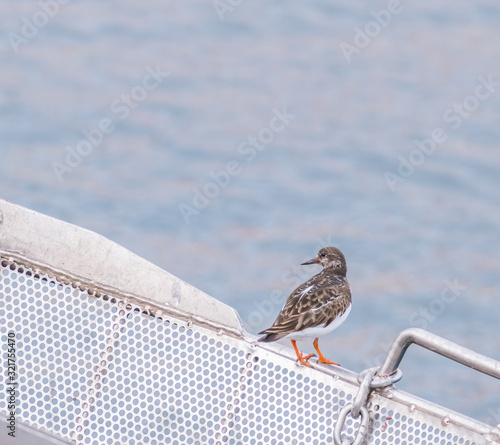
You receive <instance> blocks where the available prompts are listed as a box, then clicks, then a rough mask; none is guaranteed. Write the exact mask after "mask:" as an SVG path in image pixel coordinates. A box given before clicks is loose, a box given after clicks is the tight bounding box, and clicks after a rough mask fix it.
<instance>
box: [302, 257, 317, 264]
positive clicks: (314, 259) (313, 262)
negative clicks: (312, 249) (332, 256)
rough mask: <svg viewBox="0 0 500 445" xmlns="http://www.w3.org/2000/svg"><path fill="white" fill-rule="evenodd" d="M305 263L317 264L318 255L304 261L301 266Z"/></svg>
mask: <svg viewBox="0 0 500 445" xmlns="http://www.w3.org/2000/svg"><path fill="white" fill-rule="evenodd" d="M307 264H319V259H318V257H316V258H313V259H312V260H309V261H306V262H305V263H302V264H301V266H306V265H307Z"/></svg>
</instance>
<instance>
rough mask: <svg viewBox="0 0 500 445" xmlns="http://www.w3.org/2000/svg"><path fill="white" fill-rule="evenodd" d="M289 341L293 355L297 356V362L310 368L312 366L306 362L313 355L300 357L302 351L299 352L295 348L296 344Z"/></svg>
mask: <svg viewBox="0 0 500 445" xmlns="http://www.w3.org/2000/svg"><path fill="white" fill-rule="evenodd" d="M290 341H291V342H292V346H293V349H295V354H297V361H298V362H300V363H302V364H303V365H305V366H309V368H312V366H311V365H310V364H309V363H307V360H309V359H310V358H311V357H314V356H315V354H309V355H306V356H305V357H304V356H303V355H302V351H299V348H297V343H296V342H295V340H290Z"/></svg>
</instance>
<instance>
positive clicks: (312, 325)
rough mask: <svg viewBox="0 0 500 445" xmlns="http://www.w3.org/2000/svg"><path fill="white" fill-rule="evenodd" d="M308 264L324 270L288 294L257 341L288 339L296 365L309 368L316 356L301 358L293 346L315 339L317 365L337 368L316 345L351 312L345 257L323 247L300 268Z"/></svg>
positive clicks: (336, 249) (302, 356) (301, 354)
mask: <svg viewBox="0 0 500 445" xmlns="http://www.w3.org/2000/svg"><path fill="white" fill-rule="evenodd" d="M308 264H319V265H321V266H323V270H322V271H321V272H320V273H318V274H317V275H314V276H313V277H312V278H311V279H309V280H308V281H306V282H305V283H303V284H301V285H300V286H299V287H297V289H295V290H294V291H293V292H292V293H291V294H290V296H289V297H288V299H287V300H286V302H285V304H284V306H283V308H282V309H281V312H280V313H279V314H278V316H277V318H276V321H275V322H274V323H273V325H272V326H271V327H270V328H268V329H265V330H263V331H262V332H259V334H265V335H264V336H263V337H261V338H259V339H258V340H257V341H260V342H266V343H267V342H273V341H277V340H280V339H283V338H287V339H289V340H291V342H292V346H293V348H294V350H295V353H296V354H297V362H300V363H302V364H303V365H305V366H308V367H311V365H310V364H309V363H308V360H309V359H310V358H311V357H315V356H316V355H315V354H309V355H306V356H304V354H303V353H302V351H299V349H298V348H297V343H296V342H297V340H303V339H313V338H314V342H313V346H314V349H315V350H316V352H317V353H318V360H317V363H324V364H331V365H337V366H339V364H338V363H336V362H333V361H331V360H328V359H327V358H325V356H324V355H323V354H322V352H321V350H320V349H319V344H318V341H319V337H320V336H323V335H325V334H328V333H330V332H332V331H333V330H335V329H337V328H338V327H339V326H340V325H341V324H342V323H343V322H344V321H345V320H346V318H347V317H348V315H349V313H350V311H351V286H350V285H349V282H348V281H347V278H346V274H347V266H346V261H345V257H344V254H343V253H342V252H341V251H340V249H338V248H336V247H324V248H322V249H321V250H320V251H319V252H318V254H317V256H316V257H315V258H313V259H312V260H309V261H306V262H305V263H302V264H301V265H308Z"/></svg>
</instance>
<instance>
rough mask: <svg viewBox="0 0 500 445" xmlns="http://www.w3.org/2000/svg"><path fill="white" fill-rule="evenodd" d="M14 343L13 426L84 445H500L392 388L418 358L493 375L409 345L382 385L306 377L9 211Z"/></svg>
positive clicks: (122, 260)
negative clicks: (414, 355)
mask: <svg viewBox="0 0 500 445" xmlns="http://www.w3.org/2000/svg"><path fill="white" fill-rule="evenodd" d="M9 335H13V336H14V338H15V340H16V348H17V351H16V354H17V356H16V360H17V362H16V373H17V387H16V391H15V395H16V397H15V399H16V401H15V417H16V419H17V421H18V422H22V423H23V424H25V423H26V424H29V425H31V428H32V429H34V430H35V431H36V430H44V431H45V432H47V433H50V434H53V435H55V436H57V437H59V438H62V439H64V440H67V441H71V443H74V444H79V445H80V444H98V445H100V444H113V445H122V444H124V443H127V444H145V443H148V444H157V445H160V444H161V445H163V444H179V445H181V444H182V445H184V444H200V445H202V444H203V445H205V444H220V445H222V444H245V445H246V444H266V445H267V444H287V445H289V444H318V445H320V444H321V445H322V444H332V443H335V444H337V445H340V444H342V445H345V444H356V445H359V444H362V443H363V444H364V443H369V444H377V445H393V444H398V445H404V444H406V445H413V444H415V443H419V444H431V443H432V444H439V445H459V444H467V445H483V444H487V443H492V444H493V443H500V431H499V430H498V428H494V427H491V426H489V425H486V424H484V423H482V422H479V421H477V420H474V419H470V418H468V417H466V416H463V415H461V414H459V413H455V412H453V411H450V410H448V409H446V408H444V407H440V406H438V405H436V404H434V403H431V402H428V401H425V400H422V399H420V398H418V397H415V396H412V395H411V394H407V393H405V392H402V391H399V390H397V389H396V388H395V386H394V383H395V382H397V380H398V379H400V378H401V372H400V371H398V366H399V363H400V362H401V359H402V357H403V354H404V352H405V351H406V349H407V348H408V346H409V345H410V344H411V343H417V344H419V345H421V346H423V347H426V348H428V349H431V350H434V351H435V352H438V353H440V354H441V355H445V356H447V357H449V358H452V359H454V360H456V361H459V362H460V363H463V364H465V365H467V366H470V367H472V368H474V369H478V370H480V371H482V372H486V373H488V374H490V375H493V376H495V377H497V378H498V370H499V368H498V366H499V364H498V362H496V361H494V360H492V359H489V358H487V357H483V356H481V355H479V354H476V353H474V352H472V351H469V350H467V349H465V348H462V347H460V346H458V345H454V344H453V343H451V342H448V341H446V340H444V339H440V338H439V337H436V336H434V335H432V334H430V333H428V332H425V331H421V330H417V329H410V330H407V331H404V332H403V333H401V334H400V336H398V338H397V339H396V341H395V342H394V344H393V346H392V347H391V349H390V351H389V354H388V356H387V358H386V360H385V362H384V364H383V365H382V366H381V368H380V369H377V368H372V369H368V370H365V371H363V372H362V373H359V374H358V373H354V372H352V371H349V370H347V369H344V368H340V367H326V366H322V365H313V368H305V367H302V366H297V365H296V363H295V356H294V354H293V351H291V350H290V349H289V348H285V347H283V346H281V345H279V344H260V343H257V342H256V338H257V337H255V336H253V335H250V334H249V333H247V332H245V331H244V329H243V328H242V326H241V323H240V321H239V318H238V315H237V314H236V312H235V311H234V310H233V309H232V308H230V307H228V306H226V305H223V304H222V303H220V302H218V301H217V300H215V299H213V298H211V297H210V296H208V295H206V294H204V293H203V292H201V291H199V290H197V289H195V288H193V287H192V286H190V285H189V284H187V283H184V282H182V281H181V280H179V279H178V278H176V277H174V276H172V275H171V274H168V273H167V272H165V271H162V270H161V269H159V268H157V267H156V266H153V265H152V264H150V263H148V262H146V261H145V260H143V259H141V258H139V257H137V256H135V255H133V254H132V253H130V252H129V251H127V250H125V249H123V248H122V247H120V246H118V245H116V244H114V243H112V242H110V241H109V240H107V239H105V238H103V237H100V236H99V235H96V234H95V233H92V232H89V231H87V230H84V229H80V228H78V227H75V226H72V225H69V224H66V223H63V222H61V221H57V220H55V219H52V218H49V217H47V216H44V215H40V214H37V213H35V212H32V211H30V210H27V209H23V208H21V207H19V206H15V205H13V204H10V203H6V202H5V201H0V339H1V341H2V342H4V340H5V339H7V338H9ZM5 352H6V351H5V349H2V354H3V356H5V355H6V354H5ZM4 358H5V357H4ZM2 360H3V359H2ZM4 361H5V360H4ZM0 366H1V368H0V369H2V378H1V379H0V394H2V395H3V394H6V391H7V389H8V382H7V381H6V379H5V371H4V370H3V364H2V365H0ZM8 412H10V409H8V404H7V399H6V398H3V396H0V413H1V414H2V415H3V416H4V417H7V416H6V414H7V413H8ZM19 425H20V424H19ZM7 439H9V438H8V436H7V435H6V433H4V432H0V443H4V442H6V440H7ZM58 440H59V439H58ZM6 443H10V442H6Z"/></svg>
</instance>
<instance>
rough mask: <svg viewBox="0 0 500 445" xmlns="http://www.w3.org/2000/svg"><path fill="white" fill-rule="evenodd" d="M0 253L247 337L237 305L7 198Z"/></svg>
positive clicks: (0, 208) (0, 222)
mask: <svg viewBox="0 0 500 445" xmlns="http://www.w3.org/2000/svg"><path fill="white" fill-rule="evenodd" d="M0 253H3V254H4V255H7V256H11V257H12V258H14V259H17V260H21V261H23V260H24V261H25V262H28V263H29V264H32V265H35V266H38V267H40V268H43V270H44V271H49V272H52V274H54V275H55V276H57V275H61V276H67V277H69V278H70V279H71V280H72V282H75V280H77V281H81V282H83V283H90V284H92V285H93V286H94V287H95V288H96V289H98V290H100V291H103V292H109V293H110V294H115V295H118V296H120V295H121V296H125V297H127V298H131V299H135V298H136V299H140V300H141V302H142V303H143V304H144V302H149V303H150V304H151V305H152V312H154V313H155V315H161V312H162V311H165V312H167V313H168V312H170V313H172V314H174V315H177V316H180V317H182V318H187V319H193V320H196V321H197V322H202V323H203V322H205V323H208V324H211V325H212V326H213V327H215V328H219V329H222V330H224V331H230V332H231V333H232V334H233V335H237V336H240V337H243V336H244V331H243V327H242V325H241V321H240V319H239V316H238V314H237V312H236V311H235V310H234V309H233V308H232V307H230V306H227V305H225V304H223V303H221V302H219V301H217V300H216V299H215V298H212V297H211V296H209V295H207V294H206V293H204V292H202V291H201V290H199V289H197V288H195V287H194V286H191V285H190V284H188V283H186V282H184V281H182V280H180V279H179V278H177V277H175V276H174V275H172V274H170V273H168V272H166V271H165V270H163V269H161V268H159V267H157V266H155V265H154V264H152V263H150V262H148V261H146V260H144V259H143V258H141V257H139V256H138V255H135V254H134V253H132V252H130V251H129V250H127V249H125V248H124V247H122V246H120V245H118V244H116V243H114V242H112V241H111V240H109V239H107V238H105V237H103V236H101V235H98V234H97V233H95V232H92V231H90V230H86V229H83V228H81V227H77V226H75V225H72V224H69V223H66V222H63V221H60V220H58V219H56V218H52V217H49V216H46V215H43V214H40V213H37V212H35V211H33V210H29V209H26V208H24V207H21V206H19V205H16V204H12V203H10V202H7V201H4V200H2V199H0Z"/></svg>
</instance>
